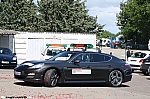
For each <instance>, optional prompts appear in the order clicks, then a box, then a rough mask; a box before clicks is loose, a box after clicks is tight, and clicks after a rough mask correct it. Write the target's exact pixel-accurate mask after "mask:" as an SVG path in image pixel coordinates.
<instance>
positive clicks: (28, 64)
mask: <svg viewBox="0 0 150 99" xmlns="http://www.w3.org/2000/svg"><path fill="white" fill-rule="evenodd" d="M21 65H27V66H33V65H34V64H32V63H23V64H21Z"/></svg>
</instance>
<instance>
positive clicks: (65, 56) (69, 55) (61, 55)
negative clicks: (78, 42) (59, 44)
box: [49, 51, 79, 61]
mask: <svg viewBox="0 0 150 99" xmlns="http://www.w3.org/2000/svg"><path fill="white" fill-rule="evenodd" d="M77 53H79V52H69V51H66V52H61V53H59V54H57V55H56V56H54V57H52V58H50V59H49V60H51V61H55V60H63V61H67V60H69V59H71V58H72V57H73V56H74V55H76V54H77Z"/></svg>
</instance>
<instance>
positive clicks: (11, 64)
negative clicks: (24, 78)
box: [0, 62, 17, 67]
mask: <svg viewBox="0 0 150 99" xmlns="http://www.w3.org/2000/svg"><path fill="white" fill-rule="evenodd" d="M0 66H1V67H16V66H17V62H8V63H2V62H1V63H0Z"/></svg>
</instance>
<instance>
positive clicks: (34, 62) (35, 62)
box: [22, 60, 63, 64]
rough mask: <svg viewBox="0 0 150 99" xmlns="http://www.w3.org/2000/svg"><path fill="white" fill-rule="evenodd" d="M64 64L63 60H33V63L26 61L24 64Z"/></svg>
mask: <svg viewBox="0 0 150 99" xmlns="http://www.w3.org/2000/svg"><path fill="white" fill-rule="evenodd" d="M60 62H63V61H61V60H57V61H51V60H32V61H25V62H23V63H22V64H24V63H32V64H40V63H60Z"/></svg>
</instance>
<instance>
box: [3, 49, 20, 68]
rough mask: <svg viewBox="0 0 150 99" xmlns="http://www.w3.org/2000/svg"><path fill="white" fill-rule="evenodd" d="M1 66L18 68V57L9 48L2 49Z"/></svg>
mask: <svg viewBox="0 0 150 99" xmlns="http://www.w3.org/2000/svg"><path fill="white" fill-rule="evenodd" d="M0 66H3V67H6V66H7V67H16V66H17V57H16V54H15V53H12V51H11V50H10V49H9V48H2V47H1V48H0Z"/></svg>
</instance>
